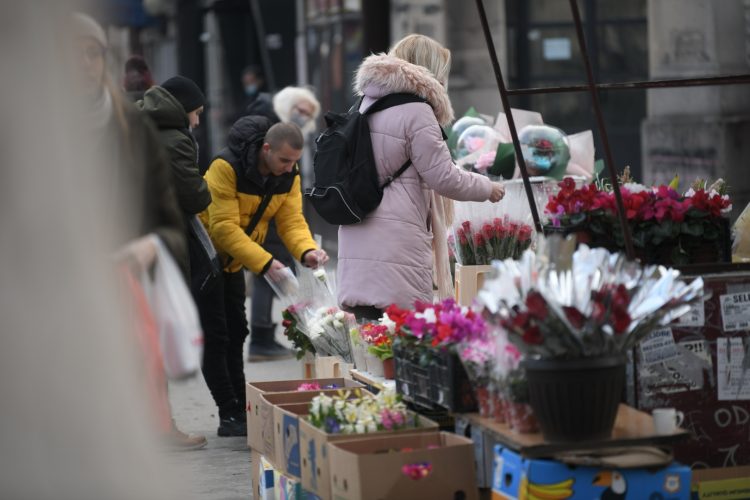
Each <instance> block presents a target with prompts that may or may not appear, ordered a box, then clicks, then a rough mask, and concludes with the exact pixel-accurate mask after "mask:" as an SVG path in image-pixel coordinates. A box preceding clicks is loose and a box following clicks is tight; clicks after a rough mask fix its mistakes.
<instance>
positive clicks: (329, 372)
mask: <svg viewBox="0 0 750 500" xmlns="http://www.w3.org/2000/svg"><path fill="white" fill-rule="evenodd" d="M353 368H354V364H353V363H346V362H345V361H344V360H343V359H341V358H339V357H338V356H317V357H316V358H315V376H316V377H334V378H335V377H343V378H351V376H350V375H349V372H350V371H351V370H352V369H353Z"/></svg>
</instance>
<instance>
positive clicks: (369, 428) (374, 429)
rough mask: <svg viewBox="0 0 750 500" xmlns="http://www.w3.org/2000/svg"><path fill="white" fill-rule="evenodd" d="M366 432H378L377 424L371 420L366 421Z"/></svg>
mask: <svg viewBox="0 0 750 500" xmlns="http://www.w3.org/2000/svg"><path fill="white" fill-rule="evenodd" d="M367 432H378V424H376V423H375V422H373V421H370V422H368V423H367Z"/></svg>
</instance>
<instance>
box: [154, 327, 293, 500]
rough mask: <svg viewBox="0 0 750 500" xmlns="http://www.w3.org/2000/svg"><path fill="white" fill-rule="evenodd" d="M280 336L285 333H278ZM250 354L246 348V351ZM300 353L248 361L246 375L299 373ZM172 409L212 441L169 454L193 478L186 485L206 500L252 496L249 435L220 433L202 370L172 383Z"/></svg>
mask: <svg viewBox="0 0 750 500" xmlns="http://www.w3.org/2000/svg"><path fill="white" fill-rule="evenodd" d="M279 340H280V341H281V339H279ZM244 352H245V354H246V353H247V350H245V351H244ZM300 375H301V364H300V362H299V361H297V360H296V359H289V360H284V361H273V362H264V363H247V362H246V363H245V377H246V380H279V379H289V378H300ZM169 399H170V401H171V403H172V414H173V416H174V418H175V420H176V421H177V425H178V427H179V428H180V429H181V430H182V431H184V432H191V433H196V434H203V435H205V436H206V437H207V438H208V446H207V447H206V448H204V449H202V450H196V451H181V452H171V453H168V455H167V460H168V461H169V462H170V463H172V464H174V465H175V466H176V467H177V468H178V473H179V475H180V478H182V479H183V480H184V481H186V482H189V483H190V484H187V485H185V486H186V487H185V490H187V491H188V492H191V493H192V494H193V495H192V496H191V497H192V498H196V499H201V500H236V499H249V498H250V450H249V448H248V447H247V440H246V438H244V437H242V438H239V437H232V438H220V437H217V436H216V428H217V427H218V425H219V417H218V412H217V410H216V406H215V405H214V402H213V399H212V398H211V394H210V393H209V392H208V388H207V387H206V382H205V381H204V380H203V376H201V375H199V376H197V377H194V378H193V379H192V380H189V381H186V382H182V383H170V385H169Z"/></svg>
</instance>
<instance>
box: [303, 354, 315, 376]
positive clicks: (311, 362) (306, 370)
mask: <svg viewBox="0 0 750 500" xmlns="http://www.w3.org/2000/svg"><path fill="white" fill-rule="evenodd" d="M300 361H301V362H302V378H305V379H312V378H315V354H311V353H309V352H306V353H305V355H304V356H303V357H302V359H301V360H300Z"/></svg>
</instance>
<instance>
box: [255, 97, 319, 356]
mask: <svg viewBox="0 0 750 500" xmlns="http://www.w3.org/2000/svg"><path fill="white" fill-rule="evenodd" d="M247 113H248V115H257V116H265V117H266V118H268V119H269V120H270V121H271V123H278V122H283V123H294V124H295V125H297V126H298V127H299V128H300V129H301V131H302V133H303V135H304V136H307V135H309V134H310V133H312V132H313V131H314V130H315V120H316V119H317V118H318V115H319V114H320V102H318V100H317V99H316V98H315V95H314V94H313V93H312V92H311V91H310V90H309V89H306V88H304V87H285V88H283V89H282V90H280V91H279V92H278V93H277V94H276V95H275V96H273V98H271V97H270V96H269V95H268V94H261V95H260V96H259V97H258V98H257V99H256V100H255V102H254V103H253V104H251V105H250V106H249V107H248V108H247ZM263 248H264V249H265V250H267V251H268V252H270V253H271V254H272V255H273V256H274V257H275V258H276V259H277V260H279V261H280V262H282V263H283V264H284V265H286V266H288V267H290V268H292V269H294V259H293V258H292V256H291V254H290V253H289V252H288V251H287V249H286V247H285V246H284V243H283V242H282V241H281V238H279V235H278V232H277V231H276V223H275V222H274V221H273V220H272V221H271V222H270V224H269V225H268V233H267V234H266V239H265V242H264V243H263ZM252 295H253V298H252V301H251V303H250V309H251V311H250V344H249V346H248V361H251V362H252V361H273V360H278V359H284V358H290V357H292V356H294V353H293V352H292V351H291V350H289V349H287V348H285V347H284V346H282V345H281V344H279V343H278V342H277V341H276V338H275V337H276V324H275V323H274V322H273V319H272V318H271V314H272V310H273V299H274V297H275V294H274V292H273V290H272V289H271V287H270V286H269V285H268V282H267V281H266V280H265V278H263V277H262V276H258V275H257V274H256V275H254V276H253V290H252Z"/></svg>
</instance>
